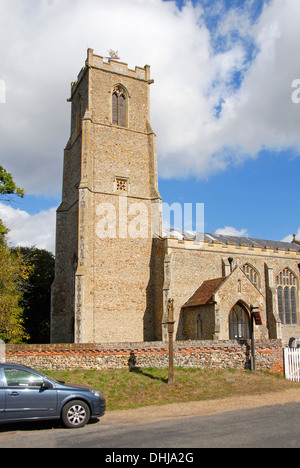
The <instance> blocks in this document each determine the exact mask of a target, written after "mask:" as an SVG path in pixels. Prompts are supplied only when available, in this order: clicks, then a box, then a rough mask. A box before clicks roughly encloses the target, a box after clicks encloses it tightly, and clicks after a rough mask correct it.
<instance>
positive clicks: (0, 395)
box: [0, 369, 5, 421]
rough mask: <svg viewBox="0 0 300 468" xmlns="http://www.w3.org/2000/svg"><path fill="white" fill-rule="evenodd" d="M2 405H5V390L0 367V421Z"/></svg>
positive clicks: (2, 412)
mask: <svg viewBox="0 0 300 468" xmlns="http://www.w3.org/2000/svg"><path fill="white" fill-rule="evenodd" d="M4 406H5V390H4V386H3V373H2V369H0V421H1V419H3V415H4Z"/></svg>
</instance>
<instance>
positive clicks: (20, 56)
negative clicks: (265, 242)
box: [0, 0, 300, 250]
mask: <svg viewBox="0 0 300 468" xmlns="http://www.w3.org/2000/svg"><path fill="white" fill-rule="evenodd" d="M26 1H29V0H26ZM32 1H33V2H34V8H28V3H27V7H25V6H24V4H26V2H22V1H21V0H13V1H10V0H9V1H8V0H0V6H1V7H2V13H3V14H2V15H1V17H0V41H1V42H2V43H3V41H4V40H5V43H6V44H8V46H7V47H5V48H2V50H0V80H1V79H2V81H5V83H6V85H7V86H6V97H7V99H6V102H5V104H4V103H0V139H1V141H2V145H1V146H2V149H0V164H2V165H3V166H5V167H6V168H7V169H8V170H9V171H11V172H12V173H13V175H14V177H15V179H16V182H17V183H18V184H19V185H20V186H22V187H24V188H25V192H26V196H25V198H24V200H15V202H14V203H13V204H12V205H11V206H10V207H5V206H4V205H3V203H2V204H0V217H1V216H2V217H3V219H4V220H5V222H6V223H7V224H8V225H9V226H10V228H11V242H12V243H21V244H30V243H31V244H35V245H37V246H39V247H42V248H48V249H49V250H53V249H54V247H53V246H54V228H55V208H56V207H57V206H58V205H59V203H60V198H61V180H62V159H63V148H64V146H65V144H66V142H67V140H68V137H69V119H70V106H69V104H68V103H67V102H66V98H67V97H69V89H70V88H69V85H70V82H71V81H73V80H74V79H75V78H76V75H77V73H78V72H79V70H80V68H81V67H82V65H83V64H84V60H85V57H86V49H87V48H88V47H92V48H94V51H95V53H97V54H99V55H106V53H107V50H108V49H109V48H114V49H118V50H119V52H120V54H121V59H122V61H125V62H127V63H128V64H129V66H130V67H131V68H133V67H134V66H135V65H140V66H144V64H145V63H149V64H150V65H151V73H152V76H153V78H154V80H155V84H154V85H152V87H151V105H152V117H151V124H152V127H153V129H154V131H155V132H156V134H157V149H158V164H159V174H160V177H159V189H160V193H161V195H162V197H163V201H164V202H165V203H169V204H172V203H174V202H179V203H184V202H185V203H193V204H196V203H204V205H205V231H206V232H211V233H214V232H216V231H217V232H219V233H222V232H224V233H237V234H240V235H245V236H250V237H256V238H268V239H274V240H281V239H284V238H288V239H291V234H293V233H298V235H299V236H300V219H299V208H298V199H299V196H298V185H299V184H298V175H299V173H300V171H299V169H300V158H299V155H300V132H299V123H300V104H298V105H296V104H295V103H293V102H292V100H291V95H292V88H291V84H292V81H293V80H295V79H297V78H300V65H298V63H299V60H298V59H297V57H298V54H297V44H299V40H300V33H299V26H298V18H299V14H300V5H299V3H298V2H295V0H268V1H266V0H265V1H264V0H244V1H243V0H235V1H234V0H232V1H230V0H193V1H192V2H191V1H181V0H177V1H176V2H174V1H173V0H168V1H163V0H151V1H149V0H109V1H108V0H86V2H82V1H80V0H73V1H71V0H57V1H56V2H51V1H49V0H32ZM84 5H86V7H84ZM31 6H32V3H31ZM88 7H89V8H88ZM103 17H105V18H113V21H112V20H111V22H109V21H106V22H105V24H103V23H102V26H101V28H99V21H100V18H103ZM106 23H107V24H106ZM124 24H125V25H126V26H124ZM120 25H122V26H121V27H120ZM122 28H123V29H122ZM78 31H80V32H79V34H78ZM37 37H38V38H39V40H38V41H37V40H36V38H37ZM137 43H139V44H140V47H139V48H137V47H136V44H137ZM1 64H2V67H1ZM170 92H173V93H174V94H176V97H177V99H176V102H175V104H174V107H173V108H168V106H167V103H168V102H169V100H168V99H167V97H168V96H167V94H168V93H170ZM16 134H17V135H18V137H17V138H16V137H15V135H16Z"/></svg>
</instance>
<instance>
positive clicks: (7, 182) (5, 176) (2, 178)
mask: <svg viewBox="0 0 300 468" xmlns="http://www.w3.org/2000/svg"><path fill="white" fill-rule="evenodd" d="M9 195H17V196H18V197H21V198H23V197H24V190H23V189H20V188H19V187H17V185H16V184H15V182H14V180H13V177H12V175H11V174H10V173H9V172H7V171H6V169H4V168H3V167H2V166H0V196H1V198H6V197H8V196H9Z"/></svg>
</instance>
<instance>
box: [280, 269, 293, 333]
mask: <svg viewBox="0 0 300 468" xmlns="http://www.w3.org/2000/svg"><path fill="white" fill-rule="evenodd" d="M296 292H297V280H296V277H295V275H294V274H293V273H292V272H291V271H290V270H289V269H288V268H285V269H284V270H282V271H281V272H280V273H279V275H278V276H277V299H278V312H279V317H280V320H281V322H282V323H283V324H284V325H296V324H297V323H298V320H297V294H296Z"/></svg>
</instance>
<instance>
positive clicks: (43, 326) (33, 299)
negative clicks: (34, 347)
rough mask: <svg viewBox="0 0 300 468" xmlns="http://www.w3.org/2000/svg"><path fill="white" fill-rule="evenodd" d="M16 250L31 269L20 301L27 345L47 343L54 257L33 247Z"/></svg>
mask: <svg viewBox="0 0 300 468" xmlns="http://www.w3.org/2000/svg"><path fill="white" fill-rule="evenodd" d="M17 250H18V252H20V254H21V255H22V257H23V258H24V261H25V262H26V264H28V265H30V267H31V268H32V270H31V273H30V276H29V278H28V281H27V287H26V290H25V291H24V294H23V298H22V301H21V305H22V307H23V309H24V318H25V328H26V331H27V333H28V334H29V335H30V340H29V343H49V342H50V309H51V285H52V283H53V280H54V265H55V259H54V255H53V254H52V253H51V252H48V251H47V250H41V249H37V248H35V247H19V248H18V249H17Z"/></svg>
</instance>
